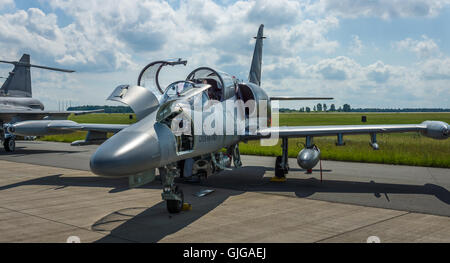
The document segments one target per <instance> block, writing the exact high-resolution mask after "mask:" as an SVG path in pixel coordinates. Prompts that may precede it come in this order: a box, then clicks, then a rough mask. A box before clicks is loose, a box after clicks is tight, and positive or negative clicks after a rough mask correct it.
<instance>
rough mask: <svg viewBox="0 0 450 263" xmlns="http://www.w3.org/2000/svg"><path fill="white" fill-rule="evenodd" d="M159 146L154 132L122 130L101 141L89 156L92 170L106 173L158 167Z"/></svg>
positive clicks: (121, 173) (117, 174)
mask: <svg viewBox="0 0 450 263" xmlns="http://www.w3.org/2000/svg"><path fill="white" fill-rule="evenodd" d="M160 157H161V153H160V147H159V143H158V139H157V136H156V133H155V132H154V130H153V132H145V133H144V132H136V131H127V130H124V131H122V132H120V133H118V134H116V135H115V136H113V137H112V138H110V139H109V140H107V141H106V142H105V143H104V144H102V145H101V146H100V147H99V148H98V149H97V151H96V152H95V153H94V155H92V157H91V162H90V166H91V171H92V172H93V173H95V174H97V175H100V176H105V177H122V176H129V175H134V174H138V173H141V172H144V171H148V170H150V169H154V168H156V167H158V165H159V163H160V159H161V158H160Z"/></svg>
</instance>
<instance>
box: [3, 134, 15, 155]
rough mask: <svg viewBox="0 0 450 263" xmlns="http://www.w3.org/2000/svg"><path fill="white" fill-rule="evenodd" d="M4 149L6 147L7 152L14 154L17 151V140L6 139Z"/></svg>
mask: <svg viewBox="0 0 450 263" xmlns="http://www.w3.org/2000/svg"><path fill="white" fill-rule="evenodd" d="M3 147H5V151H7V152H14V151H15V150H16V139H15V138H14V136H11V137H9V138H5V141H4V142H3Z"/></svg>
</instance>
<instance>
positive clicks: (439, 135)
mask: <svg viewBox="0 0 450 263" xmlns="http://www.w3.org/2000/svg"><path fill="white" fill-rule="evenodd" d="M422 124H423V125H426V127H427V128H426V131H423V132H422V134H423V135H424V136H426V137H428V138H432V139H437V140H446V139H448V136H449V130H450V128H449V125H448V124H447V123H445V122H442V121H426V122H423V123H422Z"/></svg>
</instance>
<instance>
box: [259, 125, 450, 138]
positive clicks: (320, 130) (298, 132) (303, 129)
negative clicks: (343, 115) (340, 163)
mask: <svg viewBox="0 0 450 263" xmlns="http://www.w3.org/2000/svg"><path fill="white" fill-rule="evenodd" d="M403 132H421V133H423V134H424V135H425V136H428V137H431V138H434V139H447V138H448V135H449V126H448V124H447V123H445V122H440V121H426V122H424V123H422V124H395V125H334V126H290V127H272V128H267V129H263V130H260V131H259V132H258V136H259V137H260V138H264V137H270V136H272V135H275V134H278V135H279V137H281V138H294V137H308V136H312V137H319V136H333V135H339V134H350V135H351V134H373V133H403Z"/></svg>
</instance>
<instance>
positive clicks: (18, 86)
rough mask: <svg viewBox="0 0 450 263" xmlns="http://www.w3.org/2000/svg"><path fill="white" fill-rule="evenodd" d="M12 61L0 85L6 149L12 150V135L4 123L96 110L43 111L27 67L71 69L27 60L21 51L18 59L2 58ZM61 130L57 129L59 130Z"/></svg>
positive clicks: (0, 123) (0, 124) (0, 137)
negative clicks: (34, 63)
mask: <svg viewBox="0 0 450 263" xmlns="http://www.w3.org/2000/svg"><path fill="white" fill-rule="evenodd" d="M0 63H8V64H12V65H14V69H13V71H12V72H10V73H9V77H8V78H7V79H6V81H5V82H4V83H3V85H2V87H1V88H0V140H1V141H2V143H3V146H4V148H5V150H6V151H8V152H13V151H14V150H15V145H16V144H15V136H14V135H12V134H10V133H8V132H7V127H8V126H9V125H11V124H13V123H16V122H20V121H25V120H40V119H44V118H45V119H53V120H61V119H67V117H68V116H69V115H70V114H86V113H92V112H99V111H89V112H87V111H77V112H75V111H61V112H56V111H45V110H44V105H43V104H42V103H41V102H40V101H39V100H37V99H33V98H32V88H31V74H30V68H32V67H34V68H40V69H46V70H53V71H59V72H66V73H72V72H75V71H73V70H67V69H59V68H51V67H45V66H38V65H32V64H30V55H28V54H24V55H23V56H22V58H21V59H20V60H19V61H4V60H0ZM60 133H61V132H60ZM31 136H33V135H31Z"/></svg>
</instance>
